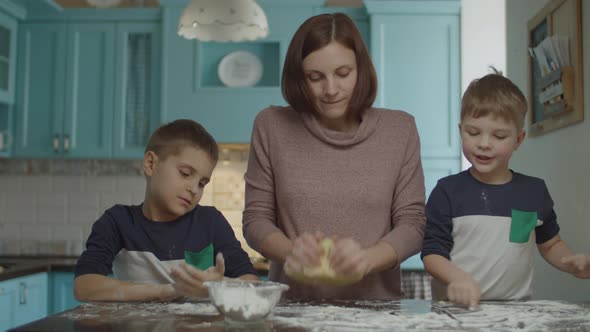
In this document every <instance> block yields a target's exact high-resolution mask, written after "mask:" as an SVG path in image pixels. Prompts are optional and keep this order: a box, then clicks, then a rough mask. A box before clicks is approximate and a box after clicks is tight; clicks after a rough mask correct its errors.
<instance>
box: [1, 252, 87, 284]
mask: <svg viewBox="0 0 590 332" xmlns="http://www.w3.org/2000/svg"><path fill="white" fill-rule="evenodd" d="M76 261H77V258H76V257H68V256H63V257H59V256H58V257H56V256H45V257H43V256H0V266H2V267H3V271H2V272H1V273H0V281H4V280H8V279H12V278H18V277H22V276H26V275H30V274H33V273H39V272H50V271H67V272H71V271H74V267H75V266H76Z"/></svg>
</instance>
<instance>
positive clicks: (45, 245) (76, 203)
mask: <svg viewBox="0 0 590 332" xmlns="http://www.w3.org/2000/svg"><path fill="white" fill-rule="evenodd" d="M247 158H248V150H247V149H244V148H240V149H225V148H222V149H221V150H220V160H219V163H218V166H217V168H216V169H215V171H214V173H213V178H212V180H211V183H210V184H209V185H208V186H207V187H206V189H205V194H204V195H203V198H202V200H201V204H202V205H214V206H215V207H216V208H218V209H219V210H221V211H222V213H223V214H224V215H225V217H226V218H227V219H228V221H229V222H230V224H231V225H232V227H233V228H234V231H235V233H236V236H237V238H238V239H239V240H240V242H242V245H243V246H244V249H246V251H247V252H248V253H249V254H250V256H252V257H255V256H259V254H258V253H256V252H255V251H253V250H251V249H250V248H249V247H247V245H246V242H245V241H244V240H243V237H242V229H241V224H242V210H243V207H244V178H243V174H244V172H245V169H246V160H247ZM0 184H1V185H0V255H19V254H21V255H44V254H48V255H78V254H80V253H81V252H82V250H83V245H84V242H85V240H86V238H87V237H88V235H89V234H90V230H91V227H92V223H93V222H94V221H95V220H96V219H97V218H98V217H99V216H100V215H101V214H102V213H103V212H104V211H105V210H106V209H108V208H109V207H111V206H112V205H114V204H139V203H141V202H142V201H143V198H144V191H145V180H144V177H143V175H142V172H141V162H140V161H96V160H86V161H84V160H82V161H75V160H14V159H12V160H10V159H0Z"/></svg>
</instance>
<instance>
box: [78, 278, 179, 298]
mask: <svg viewBox="0 0 590 332" xmlns="http://www.w3.org/2000/svg"><path fill="white" fill-rule="evenodd" d="M74 295H75V296H76V299H77V300H78V301H81V302H89V301H153V300H156V301H168V300H172V299H175V298H177V297H179V296H180V295H179V294H178V293H177V292H176V290H175V289H174V287H173V286H172V284H162V285H151V284H138V283H132V282H127V281H121V280H117V279H113V278H109V277H106V276H103V275H101V274H83V275H80V276H78V277H76V279H75V280H74Z"/></svg>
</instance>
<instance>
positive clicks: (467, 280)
mask: <svg viewBox="0 0 590 332" xmlns="http://www.w3.org/2000/svg"><path fill="white" fill-rule="evenodd" d="M444 188H445V185H444V184H443V183H442V182H441V181H439V182H438V183H437V185H436V186H435V187H434V189H433V190H432V192H431V193H430V196H429V198H428V203H427V204H426V229H425V231H424V242H423V245H422V261H423V262H424V267H425V269H426V272H428V273H429V274H430V275H432V276H433V277H434V278H435V279H436V280H438V281H440V282H442V283H444V284H445V285H447V297H448V298H449V300H450V301H452V302H455V303H458V304H461V305H464V306H466V307H470V308H472V307H477V305H478V304H479V299H480V289H479V285H478V284H477V282H476V281H475V280H474V279H473V278H472V277H471V275H470V274H469V273H467V272H465V271H463V270H462V269H461V268H459V267H458V266H457V265H455V264H454V263H453V262H451V261H450V254H451V250H452V249H453V246H454V243H455V241H454V238H453V213H452V212H451V211H452V208H451V207H452V199H451V194H449V192H448V191H447V190H445V189H444Z"/></svg>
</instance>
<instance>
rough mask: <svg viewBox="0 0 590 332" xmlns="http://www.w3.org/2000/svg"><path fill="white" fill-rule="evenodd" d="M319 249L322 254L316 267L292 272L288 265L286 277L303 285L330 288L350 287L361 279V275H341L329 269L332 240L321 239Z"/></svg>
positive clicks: (286, 266) (332, 246)
mask: <svg viewBox="0 0 590 332" xmlns="http://www.w3.org/2000/svg"><path fill="white" fill-rule="evenodd" d="M320 247H321V248H322V254H321V256H320V264H319V265H318V266H314V267H304V268H303V271H294V270H291V269H290V268H289V266H288V265H285V273H286V274H287V276H289V277H290V278H291V279H294V280H296V281H298V282H301V283H304V284H324V285H331V286H345V285H350V284H353V283H355V282H358V281H359V280H361V279H362V275H341V274H338V273H336V271H334V270H333V269H332V268H331V267H330V261H329V259H328V257H329V255H330V251H332V249H333V248H334V241H332V239H329V238H326V239H323V240H322V241H321V242H320Z"/></svg>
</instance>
